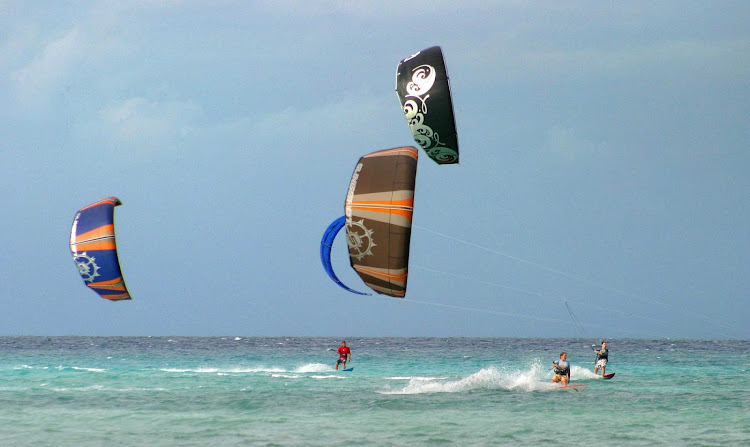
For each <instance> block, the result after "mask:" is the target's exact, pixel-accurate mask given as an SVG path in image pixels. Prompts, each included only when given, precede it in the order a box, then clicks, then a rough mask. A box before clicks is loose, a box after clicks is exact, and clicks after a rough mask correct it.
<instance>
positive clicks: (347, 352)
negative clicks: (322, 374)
mask: <svg viewBox="0 0 750 447" xmlns="http://www.w3.org/2000/svg"><path fill="white" fill-rule="evenodd" d="M338 353H339V359H338V360H336V370H337V371H338V369H339V364H341V363H343V364H344V368H343V369H346V362H348V361H350V360H351V359H352V351H351V349H349V347H348V346H346V340H342V341H341V346H340V347H339V349H338Z"/></svg>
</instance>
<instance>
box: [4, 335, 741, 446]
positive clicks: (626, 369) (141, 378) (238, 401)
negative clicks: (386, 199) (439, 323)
mask: <svg viewBox="0 0 750 447" xmlns="http://www.w3.org/2000/svg"><path fill="white" fill-rule="evenodd" d="M596 341H597V340H583V339H581V340H569V339H568V340H554V339H476V338H445V339H444V338H440V339H438V338H414V339H406V338H364V339H362V338H350V339H347V342H348V344H349V346H350V347H351V348H352V363H351V364H350V365H349V366H353V367H354V371H353V372H336V371H333V362H334V360H335V358H336V354H335V349H336V348H337V347H338V346H339V344H340V340H338V339H333V338H242V337H223V338H218V337H217V338H190V337H184V338H183V337H51V338H50V337H0V373H1V374H2V378H3V379H2V382H0V445H8V446H50V445H57V446H60V445H62V446H68V445H69V446H103V445H123V446H130V445H132V446H136V445H138V446H143V445H147V446H252V445H259V446H265V445H267V446H292V445H311V446H352V445H373V446H390V445H402V444H409V445H462V446H472V445H477V446H483V445H530V446H531V445H540V444H542V443H552V442H554V443H556V444H557V445H583V444H598V443H605V444H610V445H644V446H652V445H665V446H667V445H669V446H671V445H696V446H699V445H706V446H719V445H732V446H735V445H750V382H748V374H749V372H750V341H705V340H632V339H631V340H610V341H609V348H610V363H609V365H608V366H607V372H615V373H616V376H615V378H614V379H612V380H602V379H600V378H598V377H597V376H595V375H594V374H593V373H592V369H593V363H594V354H593V352H592V350H591V349H590V347H589V345H590V344H592V343H595V342H596ZM561 350H565V351H567V352H568V353H569V361H570V362H571V364H572V365H573V369H572V383H573V384H587V388H586V389H585V391H583V392H581V393H568V392H547V391H546V390H548V389H549V388H550V387H551V386H552V385H551V384H550V383H549V379H550V377H551V375H552V372H551V371H550V370H549V368H550V366H551V365H550V364H551V362H552V361H553V360H556V359H557V358H558V355H559V353H560V351H561Z"/></svg>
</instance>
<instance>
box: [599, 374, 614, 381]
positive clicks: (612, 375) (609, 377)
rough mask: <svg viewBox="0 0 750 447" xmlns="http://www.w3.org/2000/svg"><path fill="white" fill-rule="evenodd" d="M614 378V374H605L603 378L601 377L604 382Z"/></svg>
mask: <svg viewBox="0 0 750 447" xmlns="http://www.w3.org/2000/svg"><path fill="white" fill-rule="evenodd" d="M614 376H615V373H609V374H605V375H603V376H602V379H605V380H606V379H611V378H612V377H614Z"/></svg>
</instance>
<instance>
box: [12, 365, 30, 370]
mask: <svg viewBox="0 0 750 447" xmlns="http://www.w3.org/2000/svg"><path fill="white" fill-rule="evenodd" d="M13 369H34V367H33V366H31V365H21V366H16V367H15V368H13Z"/></svg>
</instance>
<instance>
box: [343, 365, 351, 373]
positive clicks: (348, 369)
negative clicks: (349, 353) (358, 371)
mask: <svg viewBox="0 0 750 447" xmlns="http://www.w3.org/2000/svg"><path fill="white" fill-rule="evenodd" d="M353 370H354V367H353V366H352V367H351V368H346V369H342V370H341V371H344V372H349V371H353Z"/></svg>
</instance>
